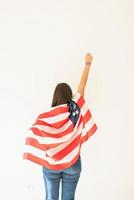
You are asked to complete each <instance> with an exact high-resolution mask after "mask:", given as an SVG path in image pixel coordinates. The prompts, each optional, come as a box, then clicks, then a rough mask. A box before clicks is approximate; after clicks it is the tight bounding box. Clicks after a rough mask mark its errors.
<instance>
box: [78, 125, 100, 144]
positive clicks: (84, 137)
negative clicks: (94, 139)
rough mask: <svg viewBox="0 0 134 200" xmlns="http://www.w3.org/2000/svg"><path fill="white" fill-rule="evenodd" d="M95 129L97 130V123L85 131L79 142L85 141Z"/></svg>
mask: <svg viewBox="0 0 134 200" xmlns="http://www.w3.org/2000/svg"><path fill="white" fill-rule="evenodd" d="M96 130H97V125H96V124H94V125H93V126H92V128H91V129H90V130H89V131H87V132H86V135H84V136H83V137H82V138H81V144H82V143H83V142H85V141H87V140H88V138H89V137H91V136H92V135H93V134H94V133H95V131H96Z"/></svg>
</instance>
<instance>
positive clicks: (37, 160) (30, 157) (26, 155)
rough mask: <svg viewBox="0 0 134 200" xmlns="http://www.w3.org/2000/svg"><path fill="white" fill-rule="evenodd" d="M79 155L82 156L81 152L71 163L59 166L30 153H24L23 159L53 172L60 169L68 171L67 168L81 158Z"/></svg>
mask: <svg viewBox="0 0 134 200" xmlns="http://www.w3.org/2000/svg"><path fill="white" fill-rule="evenodd" d="M79 155H80V152H79V153H78V154H77V155H76V156H75V157H74V158H73V159H72V160H71V161H69V162H66V163H63V164H57V165H53V164H50V163H49V162H48V161H47V160H43V159H41V158H39V157H37V156H34V155H32V154H30V153H24V154H23V159H27V160H30V161H32V162H35V163H37V164H39V165H42V166H43V167H47V168H50V169H53V170H60V169H66V168H68V167H70V166H72V165H73V164H74V163H75V162H76V161H77V159H78V158H79Z"/></svg>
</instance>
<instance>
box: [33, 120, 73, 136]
mask: <svg viewBox="0 0 134 200" xmlns="http://www.w3.org/2000/svg"><path fill="white" fill-rule="evenodd" d="M71 124H72V121H71V120H69V121H68V122H67V123H66V124H65V125H63V126H62V127H61V128H54V127H49V126H44V125H33V126H32V127H36V128H38V129H39V130H42V131H45V132H48V133H52V134H57V133H61V132H63V131H65V130H66V129H67V128H68V127H69V126H70V125H71Z"/></svg>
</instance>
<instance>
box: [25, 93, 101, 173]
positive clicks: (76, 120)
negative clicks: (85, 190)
mask: <svg viewBox="0 0 134 200" xmlns="http://www.w3.org/2000/svg"><path fill="white" fill-rule="evenodd" d="M96 130H97V125H96V123H95V122H94V120H93V117H92V115H91V112H90V110H89V108H88V105H87V103H86V101H85V99H84V97H83V96H82V95H81V94H80V93H79V92H76V93H75V95H74V96H73V98H72V101H70V103H66V104H61V105H59V106H55V107H51V108H50V109H49V111H48V112H44V113H41V114H40V115H39V116H38V117H37V119H36V120H35V122H34V124H32V127H31V128H30V129H29V130H28V132H29V134H28V135H27V137H26V142H25V152H24V153H23V159H28V160H30V161H32V162H34V163H37V164H39V165H41V166H44V167H47V168H50V169H54V170H59V169H65V168H67V167H70V166H71V165H73V163H75V162H76V161H77V159H78V157H79V155H80V150H81V145H82V144H83V143H84V142H85V141H87V140H88V138H89V137H90V136H91V135H92V134H93V133H94V132H95V131H96Z"/></svg>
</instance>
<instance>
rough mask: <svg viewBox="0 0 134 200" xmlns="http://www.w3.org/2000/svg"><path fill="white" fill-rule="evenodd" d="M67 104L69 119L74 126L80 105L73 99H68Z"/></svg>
mask: <svg viewBox="0 0 134 200" xmlns="http://www.w3.org/2000/svg"><path fill="white" fill-rule="evenodd" d="M67 105H68V106H69V112H70V115H69V118H70V119H71V121H72V122H73V124H74V126H75V125H76V123H77V121H78V118H79V114H80V107H79V106H78V105H77V104H76V102H74V101H73V100H71V101H69V102H68V103H67Z"/></svg>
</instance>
